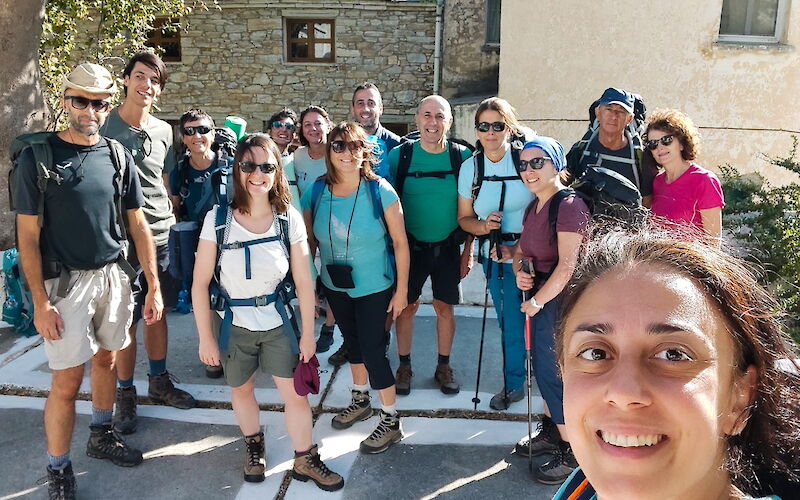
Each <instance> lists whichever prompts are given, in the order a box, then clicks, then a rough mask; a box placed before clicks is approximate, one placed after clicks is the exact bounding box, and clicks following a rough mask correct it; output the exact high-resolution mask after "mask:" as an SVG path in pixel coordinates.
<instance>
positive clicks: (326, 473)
mask: <svg viewBox="0 0 800 500" xmlns="http://www.w3.org/2000/svg"><path fill="white" fill-rule="evenodd" d="M292 478H293V479H297V480H298V481H302V482H304V483H305V482H306V481H308V480H309V479H310V480H312V481H314V482H315V483H317V486H319V489H321V490H325V491H337V490H341V489H342V488H343V487H344V478H342V476H340V475H339V474H337V473H335V472H333V471H332V470H330V469H329V468H328V466H327V465H325V462H323V461H322V459H321V458H320V457H319V449H318V447H317V445H314V446H312V447H311V449H310V450H308V453H306V454H305V455H303V456H300V457H296V458H295V459H294V466H293V467H292Z"/></svg>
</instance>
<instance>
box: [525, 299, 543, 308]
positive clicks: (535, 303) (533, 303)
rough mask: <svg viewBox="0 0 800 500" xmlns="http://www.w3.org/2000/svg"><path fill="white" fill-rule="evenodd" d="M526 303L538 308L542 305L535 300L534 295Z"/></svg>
mask: <svg viewBox="0 0 800 500" xmlns="http://www.w3.org/2000/svg"><path fill="white" fill-rule="evenodd" d="M528 303H529V304H530V305H532V306H533V307H535V308H536V309H539V310H541V309H542V308H543V307H544V305H540V304H539V303H538V302H536V297H531V300H529V301H528Z"/></svg>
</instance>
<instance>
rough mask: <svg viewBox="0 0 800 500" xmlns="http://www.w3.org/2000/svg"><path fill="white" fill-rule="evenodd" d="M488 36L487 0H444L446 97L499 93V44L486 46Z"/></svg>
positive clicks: (444, 90) (444, 92)
mask: <svg viewBox="0 0 800 500" xmlns="http://www.w3.org/2000/svg"><path fill="white" fill-rule="evenodd" d="M485 40H486V0H448V1H446V2H445V6H444V57H443V59H444V64H443V67H444V70H443V72H442V90H441V94H442V95H443V96H444V97H446V98H448V99H449V98H451V97H462V96H471V95H495V94H496V93H497V82H498V74H499V62H500V48H499V47H487V46H485Z"/></svg>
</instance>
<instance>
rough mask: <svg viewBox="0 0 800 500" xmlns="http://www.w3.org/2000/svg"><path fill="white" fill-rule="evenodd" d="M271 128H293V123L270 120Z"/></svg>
mask: <svg viewBox="0 0 800 500" xmlns="http://www.w3.org/2000/svg"><path fill="white" fill-rule="evenodd" d="M272 128H285V129H286V130H294V123H291V122H272Z"/></svg>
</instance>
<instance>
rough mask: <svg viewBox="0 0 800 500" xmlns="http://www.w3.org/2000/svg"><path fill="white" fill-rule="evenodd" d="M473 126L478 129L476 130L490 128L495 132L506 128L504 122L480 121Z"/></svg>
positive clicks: (480, 130)
mask: <svg viewBox="0 0 800 500" xmlns="http://www.w3.org/2000/svg"><path fill="white" fill-rule="evenodd" d="M475 128H476V129H478V132H488V131H489V129H490V128H491V129H492V130H494V131H495V132H502V131H503V130H505V129H506V124H505V122H492V123H489V122H480V123H479V124H478V125H476V126H475Z"/></svg>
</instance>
